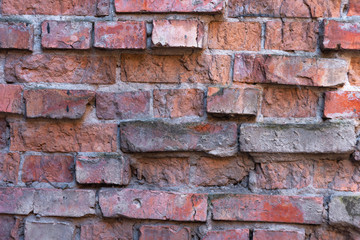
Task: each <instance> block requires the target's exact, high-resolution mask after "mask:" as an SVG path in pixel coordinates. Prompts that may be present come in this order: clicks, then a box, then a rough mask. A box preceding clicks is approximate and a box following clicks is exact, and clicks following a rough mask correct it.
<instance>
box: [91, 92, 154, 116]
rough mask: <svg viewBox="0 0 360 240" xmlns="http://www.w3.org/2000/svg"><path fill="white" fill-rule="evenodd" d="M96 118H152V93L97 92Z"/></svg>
mask: <svg viewBox="0 0 360 240" xmlns="http://www.w3.org/2000/svg"><path fill="white" fill-rule="evenodd" d="M96 116H97V117H98V118H101V119H136V118H150V117H151V115H150V92H149V91H136V92H122V93H114V92H97V93H96Z"/></svg>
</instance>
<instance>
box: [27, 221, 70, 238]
mask: <svg viewBox="0 0 360 240" xmlns="http://www.w3.org/2000/svg"><path fill="white" fill-rule="evenodd" d="M74 234H75V227H74V225H73V224H71V223H67V222H35V221H26V223H25V240H32V239H37V240H48V239H51V240H62V239H72V238H73V236H74Z"/></svg>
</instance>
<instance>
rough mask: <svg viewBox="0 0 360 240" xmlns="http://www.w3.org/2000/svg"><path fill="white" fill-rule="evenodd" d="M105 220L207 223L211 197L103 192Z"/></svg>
mask: <svg viewBox="0 0 360 240" xmlns="http://www.w3.org/2000/svg"><path fill="white" fill-rule="evenodd" d="M99 203H100V208H101V211H102V213H103V215H104V216H105V217H119V216H124V217H128V218H136V219H157V220H174V221H201V222H204V221H206V215H207V195H206V194H192V193H186V194H182V193H175V192H164V191H155V190H154V191H151V190H137V189H124V190H116V189H103V190H101V191H100V195H99Z"/></svg>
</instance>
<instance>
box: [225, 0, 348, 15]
mask: <svg viewBox="0 0 360 240" xmlns="http://www.w3.org/2000/svg"><path fill="white" fill-rule="evenodd" d="M340 7H341V0H313V1H303V0H292V1H283V0H257V1H248V0H230V1H229V17H239V16H264V17H300V18H310V17H312V18H318V17H340Z"/></svg>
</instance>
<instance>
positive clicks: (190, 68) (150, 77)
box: [121, 54, 231, 84]
mask: <svg viewBox="0 0 360 240" xmlns="http://www.w3.org/2000/svg"><path fill="white" fill-rule="evenodd" d="M230 62H231V57H230V56H227V55H206V54H191V55H184V56H157V55H149V54H141V55H140V54H122V55H121V80H122V81H124V82H143V83H180V82H186V83H210V84H228V83H230Z"/></svg>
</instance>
